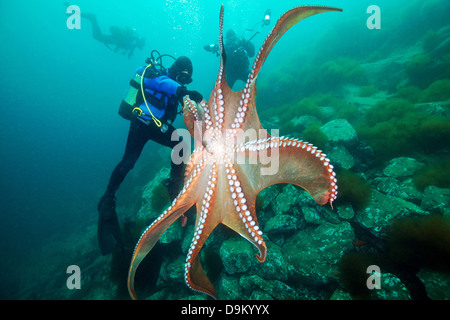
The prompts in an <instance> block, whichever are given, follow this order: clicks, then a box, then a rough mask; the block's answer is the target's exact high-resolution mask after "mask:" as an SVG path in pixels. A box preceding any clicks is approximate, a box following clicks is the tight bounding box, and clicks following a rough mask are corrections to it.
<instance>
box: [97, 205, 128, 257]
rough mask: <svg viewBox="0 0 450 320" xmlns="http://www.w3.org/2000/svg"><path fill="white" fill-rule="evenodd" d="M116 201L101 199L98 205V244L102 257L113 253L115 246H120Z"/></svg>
mask: <svg viewBox="0 0 450 320" xmlns="http://www.w3.org/2000/svg"><path fill="white" fill-rule="evenodd" d="M115 207H116V199H115V198H114V197H113V198H109V199H106V198H102V199H101V200H100V203H99V205H98V213H99V215H98V228H97V237H98V244H99V247H100V251H101V253H102V255H107V254H110V253H112V252H113V251H114V248H115V247H116V244H117V243H118V244H119V245H121V244H122V241H121V236H120V226H119V219H118V218H117V214H116V208H115Z"/></svg>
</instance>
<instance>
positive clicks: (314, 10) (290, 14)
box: [249, 6, 342, 80]
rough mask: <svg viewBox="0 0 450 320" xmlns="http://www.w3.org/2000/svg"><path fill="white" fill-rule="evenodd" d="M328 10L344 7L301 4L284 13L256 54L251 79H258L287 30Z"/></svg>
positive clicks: (337, 9)
mask: <svg viewBox="0 0 450 320" xmlns="http://www.w3.org/2000/svg"><path fill="white" fill-rule="evenodd" d="M327 11H342V9H339V8H333V7H325V6H299V7H296V8H293V9H291V10H289V11H287V12H286V13H285V14H283V15H282V16H281V18H280V19H279V20H278V21H277V23H276V24H275V26H274V27H273V29H272V31H271V32H270V33H269V35H268V36H267V37H266V40H265V41H264V44H263V45H262V46H261V49H260V50H259V52H258V54H257V55H256V58H255V61H254V62H253V68H252V72H251V73H250V76H249V79H250V80H253V79H256V77H257V76H258V73H259V70H260V69H261V67H262V65H263V64H264V62H265V61H266V58H267V56H268V55H269V53H270V51H271V50H272V48H273V47H274V46H275V44H276V43H277V42H278V40H280V38H281V37H282V36H283V35H284V33H285V32H286V31H288V30H289V29H290V28H291V27H292V26H293V25H295V24H296V23H298V22H300V21H301V20H303V19H306V18H308V17H310V16H313V15H315V14H318V13H322V12H327Z"/></svg>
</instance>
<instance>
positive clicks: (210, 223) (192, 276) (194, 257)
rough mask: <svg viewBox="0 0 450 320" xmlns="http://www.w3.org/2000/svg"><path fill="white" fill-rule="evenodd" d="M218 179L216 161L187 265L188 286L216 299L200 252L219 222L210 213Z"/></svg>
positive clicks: (212, 168) (203, 200) (199, 214)
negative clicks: (202, 264)
mask: <svg viewBox="0 0 450 320" xmlns="http://www.w3.org/2000/svg"><path fill="white" fill-rule="evenodd" d="M216 181H217V166H216V164H215V163H214V164H213V165H212V167H211V171H210V174H209V177H208V186H207V187H206V190H205V193H204V196H203V199H201V200H202V206H201V208H200V209H199V210H197V218H196V223H195V225H196V228H195V232H194V237H193V239H192V243H191V246H190V248H189V251H188V254H187V257H186V265H185V281H186V284H187V286H188V287H189V288H191V289H193V290H195V291H199V292H204V293H206V294H208V295H210V296H211V297H213V298H214V299H215V298H216V297H215V290H214V286H213V285H212V284H211V281H210V280H209V279H208V277H207V276H206V274H205V272H204V271H203V268H202V266H201V264H200V260H199V257H198V254H199V253H200V250H201V248H202V247H203V245H204V243H205V241H206V239H208V236H209V235H210V234H211V232H212V231H213V230H214V229H215V227H216V226H217V225H218V223H219V221H217V219H215V217H214V216H212V215H211V213H210V210H212V208H213V206H214V205H215V195H214V190H215V183H216Z"/></svg>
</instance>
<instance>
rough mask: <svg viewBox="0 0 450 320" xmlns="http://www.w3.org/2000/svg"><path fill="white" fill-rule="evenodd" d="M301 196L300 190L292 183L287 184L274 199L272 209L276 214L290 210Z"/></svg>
mask: <svg viewBox="0 0 450 320" xmlns="http://www.w3.org/2000/svg"><path fill="white" fill-rule="evenodd" d="M298 197H299V193H298V190H297V189H296V188H295V187H294V186H293V185H291V184H288V185H286V186H285V187H284V188H283V191H282V192H280V193H279V194H278V195H277V196H276V198H275V200H274V201H272V210H273V212H274V213H275V215H279V214H283V213H286V212H288V211H289V210H290V209H291V207H292V206H294V205H295V203H296V202H297V200H298Z"/></svg>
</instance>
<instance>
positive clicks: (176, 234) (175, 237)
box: [159, 222, 184, 244]
mask: <svg viewBox="0 0 450 320" xmlns="http://www.w3.org/2000/svg"><path fill="white" fill-rule="evenodd" d="M183 230H184V229H183V227H182V226H181V222H180V223H173V224H172V225H171V226H170V227H169V228H167V230H166V231H165V232H164V233H163V234H162V235H161V238H160V239H159V241H160V242H161V243H166V244H169V243H173V242H175V241H181V239H182V236H183Z"/></svg>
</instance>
